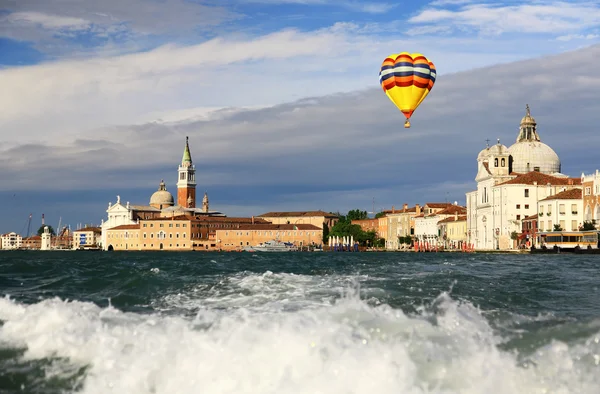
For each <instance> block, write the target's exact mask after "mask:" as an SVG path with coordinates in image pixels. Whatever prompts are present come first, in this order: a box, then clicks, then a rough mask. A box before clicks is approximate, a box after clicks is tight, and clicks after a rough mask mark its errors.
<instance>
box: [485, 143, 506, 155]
mask: <svg viewBox="0 0 600 394" xmlns="http://www.w3.org/2000/svg"><path fill="white" fill-rule="evenodd" d="M488 150H489V153H488V154H489V155H490V156H499V155H504V154H506V151H507V150H508V148H507V147H506V145H503V144H501V143H500V140H498V143H497V144H496V145H493V146H490V147H489V149H488Z"/></svg>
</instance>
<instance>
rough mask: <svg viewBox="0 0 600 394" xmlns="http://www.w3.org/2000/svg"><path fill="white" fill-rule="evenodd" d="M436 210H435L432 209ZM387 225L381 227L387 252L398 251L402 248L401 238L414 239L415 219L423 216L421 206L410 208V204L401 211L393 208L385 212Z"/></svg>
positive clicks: (405, 205)
mask: <svg viewBox="0 0 600 394" xmlns="http://www.w3.org/2000/svg"><path fill="white" fill-rule="evenodd" d="M433 204H434V205H435V203H433ZM430 209H434V208H430ZM384 212H385V217H386V220H387V223H385V225H383V226H381V229H380V231H381V232H382V233H383V232H384V231H385V233H383V237H382V238H385V247H386V249H387V250H398V249H400V248H401V247H402V245H400V242H399V237H408V236H410V237H412V236H413V235H414V228H415V225H414V224H415V221H414V218H415V217H416V216H419V215H420V214H421V206H420V205H419V204H416V205H415V206H414V207H411V208H409V207H408V204H404V205H403V206H402V209H401V210H396V209H395V207H394V206H392V210H391V211H384Z"/></svg>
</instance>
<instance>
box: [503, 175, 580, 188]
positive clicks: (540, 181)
mask: <svg viewBox="0 0 600 394" xmlns="http://www.w3.org/2000/svg"><path fill="white" fill-rule="evenodd" d="M534 182H537V185H540V186H544V185H547V184H551V185H554V186H556V185H581V178H558V177H555V176H552V175H548V174H542V173H541V172H538V171H531V172H528V173H527V174H522V175H518V176H517V177H516V178H514V179H511V180H510V181H506V182H502V183H499V184H498V185H533V184H534Z"/></svg>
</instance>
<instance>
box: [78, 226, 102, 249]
mask: <svg viewBox="0 0 600 394" xmlns="http://www.w3.org/2000/svg"><path fill="white" fill-rule="evenodd" d="M101 243H102V229H101V228H100V227H84V228H82V229H79V230H75V231H73V249H95V248H98V247H100V246H102V244H101Z"/></svg>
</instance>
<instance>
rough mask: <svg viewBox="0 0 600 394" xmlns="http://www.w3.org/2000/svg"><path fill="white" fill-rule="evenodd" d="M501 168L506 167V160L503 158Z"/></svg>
mask: <svg viewBox="0 0 600 394" xmlns="http://www.w3.org/2000/svg"><path fill="white" fill-rule="evenodd" d="M500 166H502V167H506V159H505V158H502V161H501V162H500Z"/></svg>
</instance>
